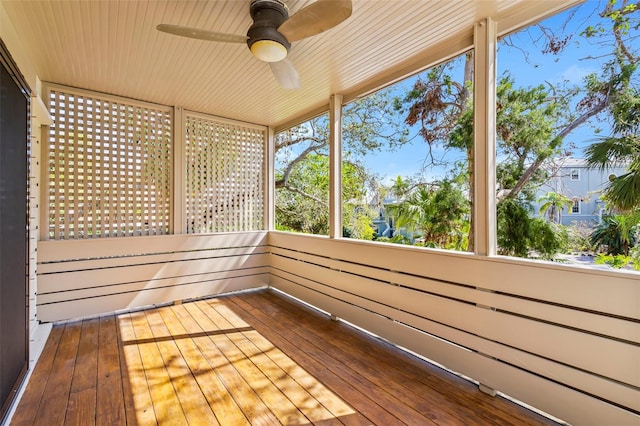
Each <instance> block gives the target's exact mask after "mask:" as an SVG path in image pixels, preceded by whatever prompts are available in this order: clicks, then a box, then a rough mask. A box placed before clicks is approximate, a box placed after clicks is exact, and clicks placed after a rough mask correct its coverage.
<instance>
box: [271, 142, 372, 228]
mask: <svg viewBox="0 0 640 426" xmlns="http://www.w3.org/2000/svg"><path fill="white" fill-rule="evenodd" d="M328 168H329V159H328V157H327V156H324V155H319V154H309V155H307V156H306V157H305V158H304V159H303V160H301V161H298V162H296V163H295V165H294V166H293V167H292V168H291V169H290V171H289V177H288V180H289V182H290V188H289V189H288V190H286V191H277V192H276V217H277V219H278V220H277V222H276V226H277V228H278V229H280V230H286V231H295V232H305V233H310V234H320V235H327V234H328V233H329V208H328V197H329V176H328V174H327V170H328ZM342 175H343V186H342V190H343V196H344V198H345V203H344V205H343V210H344V212H345V219H344V222H345V226H347V227H350V228H354V229H355V231H354V229H351V230H350V231H349V232H350V233H351V235H352V236H353V237H354V238H363V239H371V238H372V237H373V229H372V228H371V225H372V221H371V219H370V217H371V212H369V210H368V209H366V208H362V207H360V204H361V200H362V198H363V197H364V188H365V187H366V183H365V180H366V178H367V175H366V173H364V172H363V171H362V169H361V168H359V167H358V166H356V165H354V164H351V163H347V162H343V164H342ZM278 177H279V176H278ZM367 226H368V227H369V229H367Z"/></svg>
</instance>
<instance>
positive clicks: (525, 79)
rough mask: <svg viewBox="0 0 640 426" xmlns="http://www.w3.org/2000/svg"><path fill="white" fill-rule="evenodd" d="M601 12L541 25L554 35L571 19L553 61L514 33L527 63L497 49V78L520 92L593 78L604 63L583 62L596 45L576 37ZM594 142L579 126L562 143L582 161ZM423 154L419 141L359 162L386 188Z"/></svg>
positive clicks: (593, 6)
mask: <svg viewBox="0 0 640 426" xmlns="http://www.w3.org/2000/svg"><path fill="white" fill-rule="evenodd" d="M602 7H603V2H601V1H595V0H591V1H587V2H585V3H584V4H583V5H581V6H578V8H574V9H571V10H568V11H565V12H563V13H561V14H559V15H556V16H554V17H552V18H549V19H547V20H545V21H543V22H542V24H543V25H544V26H545V27H548V28H554V29H556V30H558V29H560V28H561V26H562V25H563V24H565V23H566V22H567V18H568V17H569V16H572V19H571V20H569V25H568V26H567V28H566V33H567V34H572V38H571V39H570V40H569V42H568V45H567V47H566V48H565V50H564V51H563V53H562V54H561V55H559V56H552V55H549V54H546V55H545V54H542V53H541V52H540V51H539V49H536V48H534V47H532V38H535V37H536V33H537V31H538V30H537V29H535V28H534V29H531V30H530V31H520V32H518V33H516V34H512V35H511V36H510V40H511V41H512V42H513V43H514V44H516V45H517V46H519V48H521V49H522V50H524V51H526V52H528V58H525V55H524V54H523V52H522V50H520V49H518V48H513V47H510V46H507V45H505V44H504V43H500V46H499V51H498V78H499V77H500V76H501V75H502V74H503V72H504V71H505V70H509V72H510V73H511V75H512V76H514V77H515V79H516V84H518V85H521V86H535V85H538V84H551V85H556V84H559V83H560V82H562V81H565V80H566V81H569V82H571V83H579V82H580V81H582V79H583V78H584V77H585V76H586V75H588V74H590V73H593V72H596V71H597V70H598V69H599V65H600V64H601V63H603V61H605V60H606V58H600V59H585V58H587V57H589V56H599V55H601V51H600V50H599V47H598V46H597V45H595V44H593V43H590V42H588V41H587V40H585V39H584V38H583V37H581V36H580V35H579V34H580V32H581V31H582V30H583V29H584V28H585V27H586V25H589V24H593V23H595V22H596V21H598V20H599V19H600V18H599V17H598V15H597V14H595V13H594V10H600V9H602ZM574 13H575V14H574ZM572 14H574V15H572ZM609 51H610V50H609ZM545 82H546V83H545ZM400 84H403V83H400ZM410 84H411V83H410V82H405V83H404V85H408V86H410ZM412 132H413V133H414V134H415V133H416V132H417V129H412ZM604 132H605V133H607V130H606V129H604ZM594 137H595V135H594V132H593V129H590V128H589V127H587V126H583V127H582V128H580V129H579V130H577V131H574V132H573V133H572V134H571V135H570V136H569V137H568V138H567V139H565V142H573V143H575V144H576V145H577V146H578V147H579V148H578V149H576V150H574V151H573V152H574V154H573V156H574V157H582V148H583V147H584V146H585V145H587V144H588V143H589V142H591V141H593V139H594ZM434 153H435V154H436V155H439V156H442V155H446V159H447V161H450V162H453V161H455V160H456V159H462V158H464V155H463V154H462V153H461V152H457V151H451V152H448V153H444V152H443V151H441V150H437V149H436V150H434ZM426 154H427V148H426V144H425V142H424V141H423V140H422V139H421V138H420V137H416V138H414V139H413V142H412V143H410V144H407V145H405V146H404V147H402V148H401V149H398V150H396V151H394V152H391V153H390V152H382V153H378V154H376V155H373V156H369V157H367V158H366V159H365V162H366V164H367V165H368V166H369V167H370V168H371V169H372V170H374V171H375V172H377V173H378V174H379V175H380V176H381V177H383V180H384V181H385V182H388V181H389V180H391V179H394V178H395V177H396V176H398V175H401V176H403V177H407V176H413V175H415V174H416V173H418V172H419V171H420V170H421V168H422V166H423V163H424V158H425V156H426ZM445 172H446V170H445V169H444V168H438V169H434V170H431V171H429V172H427V174H428V175H429V177H436V178H437V177H438V176H442V175H443V174H444V173H445Z"/></svg>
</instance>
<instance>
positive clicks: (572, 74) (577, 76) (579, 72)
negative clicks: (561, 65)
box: [561, 64, 596, 83]
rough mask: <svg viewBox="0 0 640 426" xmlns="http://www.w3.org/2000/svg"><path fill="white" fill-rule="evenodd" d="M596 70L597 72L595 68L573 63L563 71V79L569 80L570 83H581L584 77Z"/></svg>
mask: <svg viewBox="0 0 640 426" xmlns="http://www.w3.org/2000/svg"><path fill="white" fill-rule="evenodd" d="M594 72H596V70H595V69H593V68H585V67H581V66H579V65H577V64H573V65H571V66H570V67H569V68H567V69H566V70H564V71H563V72H562V74H561V80H567V81H569V82H570V83H580V82H581V81H582V79H583V78H584V77H586V76H588V75H589V74H592V73H594Z"/></svg>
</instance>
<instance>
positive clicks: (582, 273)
mask: <svg viewBox="0 0 640 426" xmlns="http://www.w3.org/2000/svg"><path fill="white" fill-rule="evenodd" d="M269 245H270V246H271V260H270V265H271V285H272V286H273V287H274V288H277V289H279V290H282V291H284V292H286V293H288V294H291V295H293V296H295V297H298V298H300V299H302V300H304V301H306V302H308V303H310V304H313V305H315V306H317V307H319V308H321V309H323V310H326V311H328V312H330V313H332V314H334V315H336V316H338V317H341V318H343V319H345V320H346V321H349V322H351V323H354V324H356V325H358V326H360V327H363V328H365V329H367V330H369V331H371V332H373V333H375V334H377V335H379V336H381V337H383V338H385V339H388V340H389V341H391V342H394V343H396V344H398V345H399V346H402V347H405V348H407V349H409V350H411V351H414V352H416V353H418V354H420V355H422V356H425V357H427V358H429V359H431V360H433V361H435V362H437V363H440V364H442V365H444V366H445V367H447V368H450V369H452V370H454V371H457V372H459V373H461V374H463V375H466V376H468V377H470V378H472V379H474V380H476V381H478V382H480V383H481V384H483V385H484V386H487V387H489V388H492V389H495V390H497V391H500V392H503V393H505V394H507V395H510V396H512V397H514V398H517V399H520V400H521V401H524V402H526V403H528V404H530V405H532V406H534V407H537V408H539V409H541V410H544V411H546V412H548V413H550V414H552V415H554V416H557V417H559V418H561V419H563V420H565V421H568V422H570V423H572V424H594V425H613V424H615V425H631V424H640V416H639V415H638V413H640V280H638V278H637V275H636V274H631V273H630V274H623V273H607V272H603V271H596V270H589V269H586V268H571V267H566V266H565V267H563V266H556V265H550V264H544V263H540V262H533V261H515V260H510V259H504V258H481V257H478V256H473V255H470V254H464V253H451V252H447V253H445V252H439V251H435V250H423V249H416V248H410V247H401V246H392V245H386V244H371V243H366V242H359V241H354V240H341V239H337V240H332V239H328V238H323V237H313V236H305V235H293V234H286V233H280V232H272V233H270V234H269Z"/></svg>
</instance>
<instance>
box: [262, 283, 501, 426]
mask: <svg viewBox="0 0 640 426" xmlns="http://www.w3.org/2000/svg"><path fill="white" fill-rule="evenodd" d="M261 296H263V297H265V298H268V299H269V300H270V301H271V302H273V303H275V304H276V305H277V306H279V307H281V308H282V309H284V310H285V311H280V312H281V313H284V312H286V311H289V312H291V313H296V309H297V307H296V306H294V305H292V304H291V303H290V302H289V301H285V300H284V299H281V298H279V297H275V296H274V297H272V296H271V295H268V294H264V295H261ZM299 322H300V325H301V326H302V327H299V328H301V329H309V330H313V333H315V334H316V336H314V338H313V339H312V340H313V341H324V342H325V344H324V346H325V348H324V349H325V350H327V351H328V352H330V353H332V354H335V359H336V361H337V362H338V363H340V364H343V365H348V366H349V369H351V370H353V372H354V373H355V372H357V374H358V375H359V376H360V377H362V378H363V379H364V380H366V381H367V382H368V383H370V385H371V386H372V387H374V388H378V389H383V390H384V391H385V392H387V393H389V394H390V395H393V396H395V398H397V399H399V396H401V395H414V396H413V397H412V398H407V399H404V400H403V403H404V404H405V405H407V406H408V407H410V408H412V409H413V410H415V411H417V412H419V413H420V415H423V416H426V417H428V418H429V419H430V420H432V421H433V422H434V423H436V424H440V425H454V424H458V425H486V424H494V423H493V422H491V421H490V420H489V419H486V418H482V416H480V415H478V413H477V412H474V411H473V410H471V409H469V408H467V407H466V405H462V406H457V405H453V404H451V401H450V399H449V397H448V396H447V395H443V394H442V393H440V392H424V387H423V385H422V384H421V383H418V382H417V381H416V378H415V377H411V376H405V377H404V380H398V378H399V377H402V375H398V372H397V370H396V368H397V367H398V366H399V365H400V364H401V363H402V361H404V359H406V358H408V357H400V356H399V355H400V354H398V351H397V349H396V357H395V359H394V363H392V364H387V363H385V362H384V361H383V360H382V359H381V358H379V354H380V352H379V351H377V350H376V348H369V349H370V350H359V349H360V348H359V346H360V345H361V342H362V341H363V339H364V338H366V336H357V337H358V338H357V339H355V338H348V337H356V336H349V334H351V333H352V332H353V333H355V330H353V329H352V328H348V327H347V326H345V325H344V324H341V323H338V322H335V321H329V320H328V318H326V317H325V318H321V319H320V320H319V321H318V318H317V317H315V318H314V316H312V315H305V316H302V317H300V318H299ZM298 334H299V336H300V338H305V337H306V336H304V335H302V334H301V333H298ZM341 336H344V337H345V338H344V340H343V339H342V338H341ZM381 343H382V342H378V346H380V345H381Z"/></svg>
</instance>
